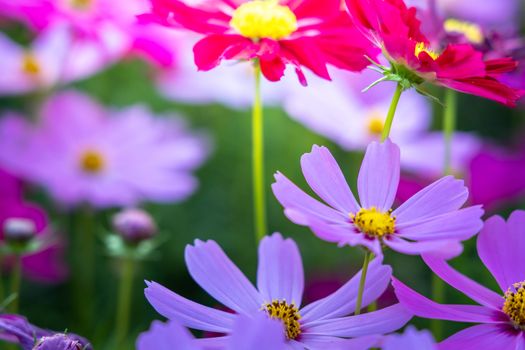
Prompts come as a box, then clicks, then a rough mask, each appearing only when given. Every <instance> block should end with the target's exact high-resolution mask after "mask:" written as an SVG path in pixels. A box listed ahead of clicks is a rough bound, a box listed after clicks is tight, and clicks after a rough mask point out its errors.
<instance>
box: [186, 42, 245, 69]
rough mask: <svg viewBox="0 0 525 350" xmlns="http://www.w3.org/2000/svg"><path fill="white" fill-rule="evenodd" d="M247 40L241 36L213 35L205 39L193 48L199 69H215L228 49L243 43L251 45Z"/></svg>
mask: <svg viewBox="0 0 525 350" xmlns="http://www.w3.org/2000/svg"><path fill="white" fill-rule="evenodd" d="M247 40H248V39H246V38H244V37H242V36H240V35H225V34H212V35H208V36H206V37H204V38H203V39H201V40H200V41H199V42H197V44H195V46H194V47H193V53H194V55H195V64H196V65H197V68H198V69H199V70H203V71H208V70H210V69H213V68H215V67H216V66H217V65H219V63H220V62H221V60H222V59H223V58H224V57H225V55H226V52H227V50H228V49H230V48H231V47H233V46H235V45H240V44H243V43H247V44H249V41H247Z"/></svg>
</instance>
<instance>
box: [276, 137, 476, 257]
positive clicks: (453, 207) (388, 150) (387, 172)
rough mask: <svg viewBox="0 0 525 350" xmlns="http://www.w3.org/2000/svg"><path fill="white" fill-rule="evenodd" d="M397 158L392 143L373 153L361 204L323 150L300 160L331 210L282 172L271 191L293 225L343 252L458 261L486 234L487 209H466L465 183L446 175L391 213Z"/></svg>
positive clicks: (374, 147)
mask: <svg viewBox="0 0 525 350" xmlns="http://www.w3.org/2000/svg"><path fill="white" fill-rule="evenodd" d="M399 153H400V152H399V148H398V146H397V145H396V144H393V143H392V142H391V141H390V140H389V139H387V140H386V141H385V142H384V143H378V142H372V143H371V144H370V145H369V146H368V148H367V150H366V154H365V158H364V160H363V163H362V165H361V170H360V171H359V177H358V183H357V190H358V193H359V198H360V204H359V203H358V202H357V200H356V199H355V197H354V195H353V194H352V191H351V190H350V188H349V186H348V185H347V183H346V180H345V178H344V176H343V173H342V172H341V169H340V168H339V166H338V164H337V162H336V161H335V159H334V158H333V156H332V154H331V153H330V151H329V150H328V149H327V148H326V147H319V146H314V147H313V148H312V151H311V152H310V153H306V154H304V155H303V156H302V158H301V166H302V170H303V174H304V176H305V178H306V181H307V182H308V184H309V185H310V187H311V188H312V190H313V191H314V192H315V193H316V194H317V195H318V196H319V197H320V198H321V199H323V200H324V201H325V202H326V203H327V204H328V205H326V204H323V203H321V202H319V201H318V200H316V199H314V198H313V197H311V196H310V195H308V194H306V193H305V192H303V191H302V190H301V189H299V187H297V186H296V185H295V184H293V183H292V182H291V181H290V180H289V179H288V178H286V177H285V176H284V175H283V174H281V173H277V174H276V175H275V179H276V182H275V183H274V184H273V185H272V188H273V192H274V194H275V196H276V197H277V200H278V201H279V202H280V203H281V205H282V206H283V207H284V210H285V214H286V216H287V217H288V218H289V219H290V220H291V221H293V222H294V223H296V224H298V225H303V226H308V227H310V229H311V230H312V231H313V232H314V234H315V235H316V236H318V237H319V238H321V239H323V240H326V241H329V242H337V243H338V244H339V245H341V246H342V245H346V244H348V245H351V246H357V245H359V246H364V247H366V248H367V249H369V250H370V251H372V252H373V253H374V254H376V255H379V256H380V255H382V246H383V245H384V246H386V247H389V248H391V249H393V250H396V251H398V252H401V253H405V254H422V253H426V252H429V251H435V252H438V253H443V254H446V255H447V257H450V256H453V255H454V254H458V253H459V252H460V251H461V244H460V243H459V242H460V241H462V240H466V239H468V238H470V237H472V236H474V235H475V234H476V233H477V232H478V231H479V230H480V229H481V227H482V221H481V219H480V218H481V216H482V215H483V210H482V209H481V206H473V207H467V208H463V209H460V208H461V206H463V204H464V203H465V202H466V200H467V197H468V190H467V188H466V187H465V186H464V185H463V181H462V180H457V179H455V178H454V177H452V176H447V177H444V178H442V179H440V180H438V181H436V182H434V183H433V184H431V185H429V186H427V187H426V188H424V189H423V190H421V191H419V192H418V193H417V194H415V195H414V196H413V197H412V198H410V199H409V200H407V201H406V202H405V203H403V204H402V205H401V206H399V207H398V208H397V209H395V210H393V209H392V204H393V202H394V198H395V195H396V192H397V187H398V184H399V175H400V154H399Z"/></svg>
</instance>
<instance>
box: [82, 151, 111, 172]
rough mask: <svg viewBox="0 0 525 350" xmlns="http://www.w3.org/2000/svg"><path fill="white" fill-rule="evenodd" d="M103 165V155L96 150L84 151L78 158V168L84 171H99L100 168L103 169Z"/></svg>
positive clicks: (104, 164)
mask: <svg viewBox="0 0 525 350" xmlns="http://www.w3.org/2000/svg"><path fill="white" fill-rule="evenodd" d="M105 166H106V162H105V160H104V157H103V156H102V154H100V153H99V152H97V151H93V150H89V151H86V152H84V153H83V154H82V156H81V158H80V168H81V169H82V170H83V171H84V172H86V173H90V174H96V173H100V172H101V171H102V170H104V167H105Z"/></svg>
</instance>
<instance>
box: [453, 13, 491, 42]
mask: <svg viewBox="0 0 525 350" xmlns="http://www.w3.org/2000/svg"><path fill="white" fill-rule="evenodd" d="M443 26H444V28H445V31H446V32H447V33H457V34H463V35H464V36H465V38H467V40H468V41H470V42H471V43H473V44H478V45H479V44H482V43H483V41H484V40H485V37H484V35H483V31H482V30H481V27H480V26H478V25H477V24H475V23H471V22H464V21H460V20H457V19H454V18H450V19H447V20H446V21H445V23H444V25H443Z"/></svg>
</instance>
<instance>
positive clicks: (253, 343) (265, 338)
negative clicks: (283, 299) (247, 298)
mask: <svg viewBox="0 0 525 350" xmlns="http://www.w3.org/2000/svg"><path fill="white" fill-rule="evenodd" d="M287 348H288V347H287V346H286V339H285V336H284V332H283V324H282V322H281V321H279V320H275V319H271V318H269V317H268V316H267V315H266V314H265V313H264V312H259V313H257V314H256V315H255V316H253V317H250V316H246V315H240V316H239V317H237V320H236V321H235V324H234V327H233V331H232V336H231V338H230V341H229V346H228V347H227V349H232V350H233V349H271V350H286V349H287Z"/></svg>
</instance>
